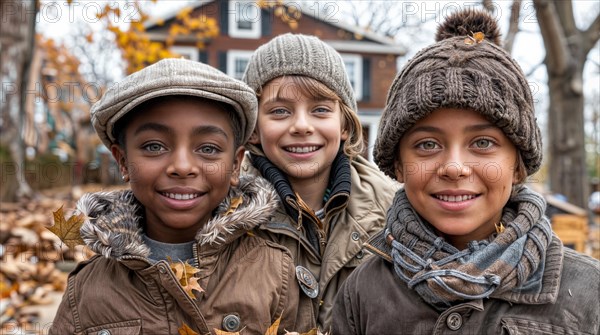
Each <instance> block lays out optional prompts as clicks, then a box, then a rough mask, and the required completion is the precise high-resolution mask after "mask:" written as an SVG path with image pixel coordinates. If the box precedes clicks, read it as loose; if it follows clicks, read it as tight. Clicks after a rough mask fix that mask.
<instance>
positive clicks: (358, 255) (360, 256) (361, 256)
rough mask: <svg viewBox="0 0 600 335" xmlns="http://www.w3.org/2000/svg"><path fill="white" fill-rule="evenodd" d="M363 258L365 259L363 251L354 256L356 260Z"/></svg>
mask: <svg viewBox="0 0 600 335" xmlns="http://www.w3.org/2000/svg"><path fill="white" fill-rule="evenodd" d="M363 257H365V252H364V251H362V250H361V251H359V252H358V254H356V258H358V259H362V258H363Z"/></svg>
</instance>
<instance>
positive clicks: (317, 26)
mask: <svg viewBox="0 0 600 335" xmlns="http://www.w3.org/2000/svg"><path fill="white" fill-rule="evenodd" d="M292 4H293V3H290V4H288V8H290V7H289V6H292ZM328 6H329V7H328ZM332 6H337V5H336V4H335V3H324V2H314V3H313V5H312V6H311V7H305V8H300V7H299V6H297V7H296V8H295V9H298V10H300V12H301V13H302V17H301V18H300V20H299V21H298V24H297V27H295V29H292V28H291V27H290V25H289V24H288V23H286V22H283V20H281V19H280V18H279V17H276V16H275V15H274V11H273V10H268V9H260V8H259V7H258V6H257V5H256V3H255V2H254V1H233V0H229V1H227V0H217V1H214V0H213V1H199V2H198V3H197V4H196V5H195V6H194V8H193V11H192V16H198V15H205V16H206V17H212V18H214V19H216V20H217V22H218V24H219V31H220V32H219V36H217V37H216V38H213V39H211V40H206V41H203V42H204V45H205V48H203V49H199V48H198V47H197V46H196V43H197V42H198V41H197V39H196V37H195V36H193V35H192V36H179V37H177V39H176V41H175V43H174V46H173V47H172V48H171V50H172V51H173V52H176V53H178V54H180V55H182V56H183V57H186V58H189V59H192V60H196V61H200V62H203V63H207V64H210V65H212V66H214V67H216V68H218V69H220V70H221V71H223V72H225V73H227V74H229V75H231V76H233V77H235V78H238V79H241V77H242V75H243V73H244V70H245V68H246V64H247V62H248V59H249V58H250V56H251V55H252V53H253V52H254V50H255V49H257V48H258V47H259V46H260V45H262V44H264V43H266V42H268V41H269V40H271V39H272V38H273V37H275V36H277V35H280V34H285V33H288V32H292V33H301V34H309V35H315V36H318V37H319V38H321V39H322V40H323V41H325V42H326V43H329V44H330V45H331V46H332V47H333V48H334V49H336V50H337V51H338V52H339V53H340V54H341V55H342V58H343V59H344V62H345V65H346V70H347V72H348V75H349V77H350V81H351V83H352V85H353V88H354V91H355V95H356V98H357V101H358V109H359V110H358V114H359V117H360V119H361V122H362V124H363V127H364V133H365V141H366V142H367V150H366V152H365V153H364V155H365V157H367V158H368V159H369V160H372V148H373V144H374V142H375V137H376V135H377V127H378V125H379V119H380V116H381V112H382V110H383V107H384V105H385V98H386V95H387V91H388V89H389V87H390V85H391V83H392V81H393V79H394V76H395V75H396V72H397V65H396V64H397V58H398V57H399V56H402V55H404V54H405V49H404V48H403V47H401V46H399V45H398V44H395V43H394V42H393V41H392V40H391V39H389V38H386V37H383V36H381V35H378V34H375V33H373V32H368V31H365V30H363V29H361V28H359V27H356V26H353V25H350V24H347V23H344V22H342V21H341V20H340V19H339V18H337V17H336V16H335V15H334V14H335V12H336V9H337V8H336V7H332ZM176 14H177V12H176V11H174V12H172V13H165V14H163V15H162V17H160V18H158V19H157V20H155V21H152V22H149V23H148V24H147V32H148V33H149V35H150V38H151V39H152V40H155V41H164V40H165V38H166V36H167V31H168V29H169V26H170V24H172V22H173V21H174V19H175V16H176ZM159 20H160V22H162V23H161V24H160V25H159V24H158V23H157V22H159Z"/></svg>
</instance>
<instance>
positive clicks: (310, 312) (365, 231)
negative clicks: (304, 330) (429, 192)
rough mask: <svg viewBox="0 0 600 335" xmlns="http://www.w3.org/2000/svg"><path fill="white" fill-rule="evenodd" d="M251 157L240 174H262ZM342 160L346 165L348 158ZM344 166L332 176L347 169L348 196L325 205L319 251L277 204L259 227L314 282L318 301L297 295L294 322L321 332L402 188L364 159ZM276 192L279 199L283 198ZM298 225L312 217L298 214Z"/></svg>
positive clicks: (292, 202)
mask: <svg viewBox="0 0 600 335" xmlns="http://www.w3.org/2000/svg"><path fill="white" fill-rule="evenodd" d="M249 157H250V156H249V154H248V153H247V154H246V157H245V158H244V161H243V162H242V175H254V176H257V175H260V172H259V171H258V170H257V169H256V168H255V167H254V166H253V165H252V162H251V159H250V158H249ZM338 158H339V157H338ZM337 160H338V159H336V161H337ZM344 161H345V162H348V160H347V159H345V160H344ZM346 164H347V165H349V166H346V167H345V168H344V167H343V166H339V164H337V165H338V166H336V162H334V165H333V166H332V172H331V173H332V175H333V177H331V178H336V177H335V174H336V173H339V172H340V171H342V173H346V171H345V170H344V169H346V170H349V182H350V186H349V187H350V189H349V194H347V193H346V192H337V193H335V194H333V193H332V194H331V197H330V199H329V201H328V202H327V203H326V204H325V208H326V209H328V210H327V212H326V216H325V219H324V220H323V221H324V222H323V224H324V226H325V227H326V228H325V229H326V230H329V229H330V232H329V234H328V236H326V241H325V245H322V248H321V250H320V251H317V250H315V248H314V247H313V246H312V245H311V243H310V242H309V241H308V240H307V238H306V233H305V230H304V228H303V227H302V225H301V224H298V218H297V217H290V215H289V214H288V213H287V212H286V210H285V209H284V207H283V206H284V205H283V204H280V206H279V208H278V209H277V211H276V213H275V215H274V217H273V218H272V219H271V221H270V222H269V223H267V224H263V225H261V226H260V230H261V232H262V234H261V236H263V237H264V238H266V239H268V240H271V241H275V242H277V243H279V244H281V245H283V246H285V247H287V248H288V249H289V251H290V252H291V253H292V255H293V259H294V261H295V264H296V265H301V266H303V267H305V268H307V269H308V270H309V271H310V272H311V273H312V274H313V275H314V276H315V277H316V279H317V282H318V294H317V297H315V298H314V299H311V298H310V297H309V296H308V295H306V294H304V293H302V292H301V293H300V305H299V306H298V313H299V315H298V322H299V323H302V324H306V323H311V322H317V324H318V325H319V327H320V329H321V330H324V331H328V330H329V328H330V323H331V309H332V306H333V301H334V298H335V294H336V293H337V291H338V288H339V287H340V285H341V284H342V282H343V281H344V280H345V279H346V278H347V277H348V275H350V273H351V272H352V271H353V270H354V269H355V268H356V267H357V266H358V265H359V264H361V263H362V262H364V261H365V260H366V259H367V258H368V257H367V256H368V255H370V253H368V252H367V251H366V250H363V248H362V245H363V244H364V243H365V242H366V241H367V240H368V239H369V237H370V236H371V235H373V234H374V233H376V232H378V231H380V230H381V229H382V228H383V226H384V224H385V215H386V211H387V208H389V206H390V205H391V203H392V200H393V198H394V194H395V193H396V191H397V190H398V189H399V186H400V184H399V183H397V182H396V181H394V180H392V179H390V178H388V177H387V176H385V175H384V174H383V173H382V172H380V171H379V170H378V169H377V167H375V166H374V165H373V164H371V163H369V162H368V161H367V160H366V159H364V158H363V157H360V156H359V157H357V158H355V159H354V160H352V161H350V163H349V164H348V163H346ZM265 177H267V176H265ZM267 179H269V178H268V177H267ZM270 181H271V182H273V181H272V180H270ZM333 184H334V185H335V181H333ZM334 188H335V187H334ZM278 190H279V189H278ZM333 192H335V191H333ZM278 193H279V196H280V199H281V197H282V194H281V192H278ZM281 200H282V201H286V202H287V204H288V205H289V206H292V207H294V208H300V206H299V205H298V203H297V202H296V201H295V200H294V199H293V198H292V197H288V198H287V199H281ZM302 220H303V221H307V220H308V221H309V222H312V221H313V220H314V218H313V217H311V216H310V215H308V214H306V212H302ZM330 227H331V228H330Z"/></svg>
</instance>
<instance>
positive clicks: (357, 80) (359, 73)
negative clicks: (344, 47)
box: [341, 54, 363, 101]
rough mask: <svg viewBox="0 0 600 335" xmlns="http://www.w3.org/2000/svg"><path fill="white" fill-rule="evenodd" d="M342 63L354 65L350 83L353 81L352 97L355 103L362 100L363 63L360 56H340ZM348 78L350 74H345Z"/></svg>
mask: <svg viewBox="0 0 600 335" xmlns="http://www.w3.org/2000/svg"><path fill="white" fill-rule="evenodd" d="M341 55H342V59H343V60H344V63H354V77H353V78H350V81H351V82H352V81H354V87H353V89H354V96H355V97H356V101H361V100H362V94H363V62H362V56H361V55H358V54H341ZM347 74H348V77H350V73H347Z"/></svg>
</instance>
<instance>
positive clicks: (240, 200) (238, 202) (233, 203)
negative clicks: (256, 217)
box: [224, 197, 244, 215]
mask: <svg viewBox="0 0 600 335" xmlns="http://www.w3.org/2000/svg"><path fill="white" fill-rule="evenodd" d="M243 202H244V199H243V198H242V197H235V198H233V199H231V204H230V205H229V208H228V209H227V212H225V214H224V215H229V214H231V213H233V212H234V211H235V210H236V209H237V208H238V207H239V206H240V205H241V204H242V203H243Z"/></svg>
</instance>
